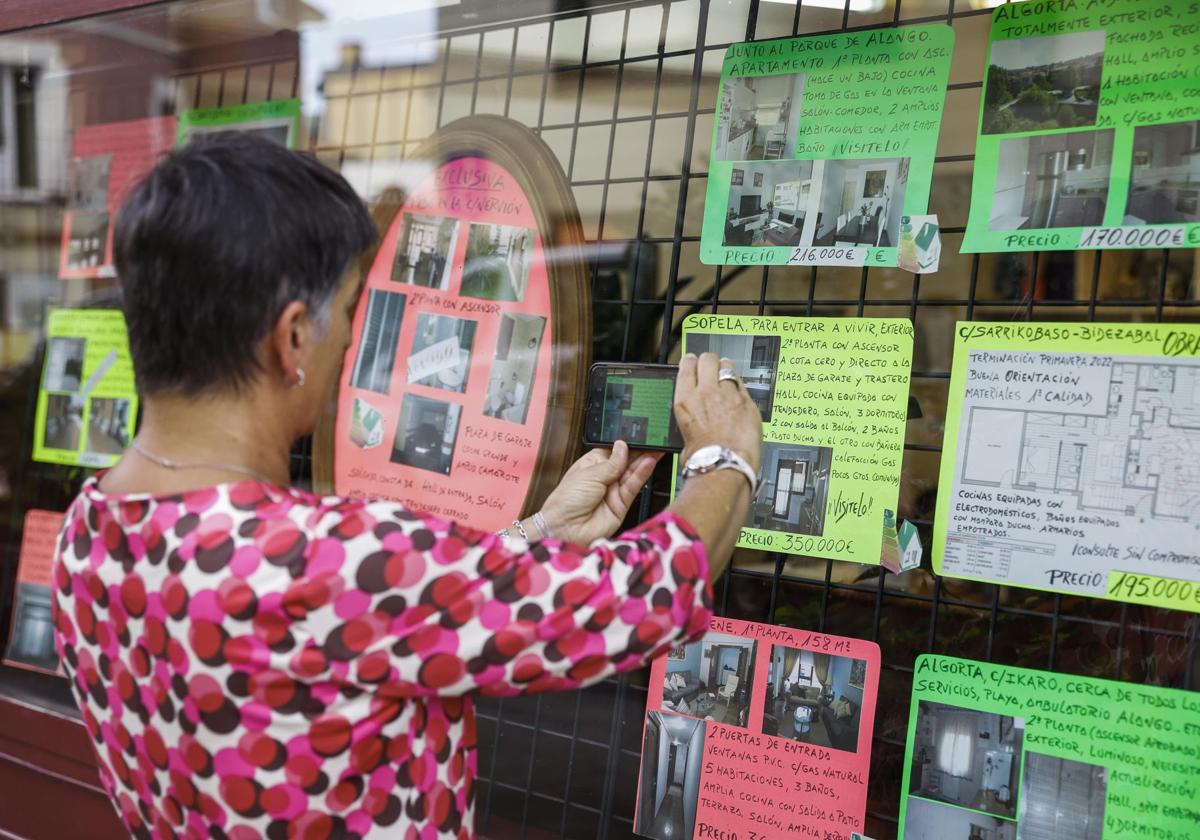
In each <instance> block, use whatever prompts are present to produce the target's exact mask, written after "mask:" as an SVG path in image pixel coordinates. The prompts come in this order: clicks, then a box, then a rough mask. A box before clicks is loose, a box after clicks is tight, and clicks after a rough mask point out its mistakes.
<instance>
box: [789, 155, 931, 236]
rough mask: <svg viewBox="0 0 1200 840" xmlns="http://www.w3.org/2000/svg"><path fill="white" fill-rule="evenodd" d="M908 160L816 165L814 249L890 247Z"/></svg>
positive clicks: (896, 230) (901, 207)
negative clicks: (837, 246) (826, 247)
mask: <svg viewBox="0 0 1200 840" xmlns="http://www.w3.org/2000/svg"><path fill="white" fill-rule="evenodd" d="M908 164H909V159H908V158H884V159H880V160H825V161H818V162H817V167H818V170H819V171H818V172H816V173H814V176H813V177H814V180H817V179H819V180H820V184H821V189H820V199H819V200H818V201H817V204H816V208H815V212H816V213H817V219H816V226H815V228H814V230H815V231H816V232H815V234H814V235H813V240H812V244H813V245H816V246H822V247H823V246H829V245H845V246H855V247H857V246H863V247H875V246H878V247H880V248H894V247H896V246H897V244H898V243H899V236H900V217H901V216H902V215H904V194H905V192H906V190H907V189H908Z"/></svg>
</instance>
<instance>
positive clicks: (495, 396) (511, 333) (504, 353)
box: [483, 313, 546, 423]
mask: <svg viewBox="0 0 1200 840" xmlns="http://www.w3.org/2000/svg"><path fill="white" fill-rule="evenodd" d="M545 329H546V319H545V318H543V317H541V316H540V315H510V314H507V313H506V314H504V315H502V316H500V335H499V337H498V338H497V339H496V355H495V356H493V358H492V369H491V372H490V373H489V375H488V389H487V395H486V396H485V397H484V400H483V413H484V414H486V415H487V416H488V417H495V418H497V419H500V420H507V421H509V422H510V423H524V422H525V419H526V418H527V417H528V416H529V399H530V397H531V396H532V394H533V378H534V375H535V374H536V372H537V360H538V350H539V349H540V348H541V345H542V333H543V332H544V331H545Z"/></svg>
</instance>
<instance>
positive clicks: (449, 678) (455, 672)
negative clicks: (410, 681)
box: [421, 653, 466, 688]
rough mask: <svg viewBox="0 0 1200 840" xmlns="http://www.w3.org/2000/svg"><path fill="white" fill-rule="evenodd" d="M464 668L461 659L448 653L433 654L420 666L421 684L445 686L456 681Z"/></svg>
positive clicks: (437, 686) (434, 686) (432, 686)
mask: <svg viewBox="0 0 1200 840" xmlns="http://www.w3.org/2000/svg"><path fill="white" fill-rule="evenodd" d="M465 670H466V668H465V666H464V665H463V662H462V660H461V659H459V658H458V657H457V656H451V655H450V654H448V653H438V654H435V655H433V656H431V657H429V659H427V660H426V661H425V664H424V665H422V666H421V684H422V685H426V686H429V687H430V688H446V687H447V686H450V685H453V684H454V683H456V682H458V681H459V680H460V679H461V678H462V675H463V672H464V671H465Z"/></svg>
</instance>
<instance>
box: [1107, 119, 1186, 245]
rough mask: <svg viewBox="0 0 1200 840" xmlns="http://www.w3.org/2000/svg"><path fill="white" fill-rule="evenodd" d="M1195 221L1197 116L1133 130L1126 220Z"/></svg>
mask: <svg viewBox="0 0 1200 840" xmlns="http://www.w3.org/2000/svg"><path fill="white" fill-rule="evenodd" d="M1197 223H1200V120H1192V121H1191V122H1181V123H1169V124H1168V125H1140V126H1138V127H1137V128H1135V129H1134V130H1133V160H1132V165H1131V167H1130V172H1129V196H1128V198H1127V199H1126V202H1125V219H1124V224H1127V225H1169V224H1197Z"/></svg>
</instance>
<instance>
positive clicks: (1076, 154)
mask: <svg viewBox="0 0 1200 840" xmlns="http://www.w3.org/2000/svg"><path fill="white" fill-rule="evenodd" d="M1112 154H1113V130H1112V129H1104V130H1101V131H1075V132H1070V133H1067V134H1042V135H1036V136H1032V137H1009V138H1006V139H1004V140H1001V141H1000V152H999V157H998V159H997V161H996V186H995V188H994V189H993V191H992V211H991V216H990V217H989V219H988V229H989V230H1040V229H1042V228H1064V227H1066V228H1070V227H1094V226H1096V225H1100V224H1103V222H1104V205H1105V203H1106V202H1107V201H1108V177H1109V172H1110V170H1111V168H1112Z"/></svg>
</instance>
